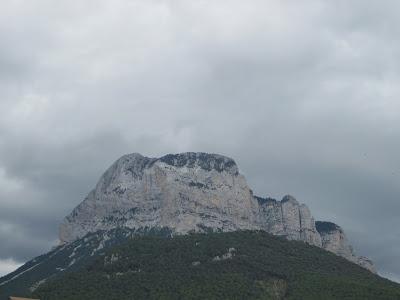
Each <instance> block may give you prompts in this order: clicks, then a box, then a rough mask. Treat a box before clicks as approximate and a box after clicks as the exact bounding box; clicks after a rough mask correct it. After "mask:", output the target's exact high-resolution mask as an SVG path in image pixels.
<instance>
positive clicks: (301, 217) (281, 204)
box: [256, 195, 321, 247]
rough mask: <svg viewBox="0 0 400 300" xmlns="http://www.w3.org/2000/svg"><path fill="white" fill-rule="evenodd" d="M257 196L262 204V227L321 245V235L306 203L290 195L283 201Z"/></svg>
mask: <svg viewBox="0 0 400 300" xmlns="http://www.w3.org/2000/svg"><path fill="white" fill-rule="evenodd" d="M256 198H257V200H258V203H259V206H260V217H261V227H262V229H264V230H266V231H268V232H270V233H272V234H275V235H283V236H286V237H287V238H288V239H290V240H302V241H305V242H307V243H309V244H311V245H315V246H318V247H321V237H320V235H319V233H318V231H317V229H316V228H315V222H314V218H313V217H312V215H311V212H310V210H309V209H308V207H307V206H306V205H304V204H300V203H299V202H297V200H296V199H295V198H294V197H292V196H289V195H288V196H285V197H284V198H283V199H282V201H276V200H274V199H263V198H259V197H256Z"/></svg>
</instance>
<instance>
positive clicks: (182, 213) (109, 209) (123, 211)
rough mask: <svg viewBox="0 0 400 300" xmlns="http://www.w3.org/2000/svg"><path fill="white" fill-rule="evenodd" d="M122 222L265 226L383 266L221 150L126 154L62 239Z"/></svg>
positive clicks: (193, 227) (186, 228)
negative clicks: (267, 191) (249, 178)
mask: <svg viewBox="0 0 400 300" xmlns="http://www.w3.org/2000/svg"><path fill="white" fill-rule="evenodd" d="M316 225H317V226H316ZM116 228H129V229H131V230H134V231H135V230H136V231H140V232H143V231H146V230H154V229H157V230H158V229H160V230H165V229H167V230H169V231H170V232H171V234H173V235H176V234H187V233H192V232H211V231H212V232H219V231H221V232H230V231H237V230H264V231H266V232H269V233H271V234H274V235H279V236H285V237H286V238H287V239H289V240H300V241H304V242H306V243H308V244H311V245H314V246H318V247H321V248H323V249H326V250H328V251H331V252H333V253H335V254H337V255H340V256H342V257H344V258H346V259H348V260H350V261H352V262H354V263H357V264H359V265H360V266H362V267H364V268H366V269H368V270H370V271H372V272H375V269H374V266H373V264H372V262H371V261H370V260H368V259H367V258H365V257H358V256H356V255H355V254H354V252H353V249H352V247H351V245H350V244H349V242H348V240H347V238H346V235H345V234H344V231H343V230H342V229H341V228H340V227H339V226H338V225H336V224H333V223H330V222H317V223H316V222H315V221H314V218H313V217H312V215H311V213H310V210H309V209H308V207H307V206H306V205H305V204H300V203H299V202H298V201H297V200H296V199H295V198H294V197H292V196H285V197H284V198H283V199H282V200H281V201H277V200H275V199H271V198H262V197H257V196H255V195H253V192H252V190H251V189H250V188H249V186H248V185H247V182H246V179H245V178H244V176H243V175H241V174H240V173H239V170H238V167H237V165H236V163H235V161H234V160H233V159H231V158H229V157H226V156H222V155H219V154H208V153H201V152H198V153H193V152H188V153H180V154H168V155H165V156H163V157H161V158H148V157H145V156H142V155H141V154H138V153H133V154H128V155H124V156H122V157H121V158H120V159H118V160H117V161H116V162H115V163H114V164H113V165H112V166H111V167H110V168H109V169H108V170H107V171H106V172H105V173H104V174H103V176H102V177H101V178H100V180H99V182H98V183H97V185H96V187H95V189H93V190H92V191H91V192H90V193H89V194H88V196H87V197H86V198H85V199H84V201H83V202H82V203H81V204H79V205H78V206H77V207H76V208H75V209H74V210H73V211H72V212H71V214H70V215H68V216H67V217H66V218H65V219H64V221H63V223H62V224H61V226H60V241H61V243H62V244H69V243H72V242H74V241H76V240H78V239H80V238H82V237H84V236H86V235H87V234H89V233H95V232H97V231H106V232H107V231H110V230H113V229H116Z"/></svg>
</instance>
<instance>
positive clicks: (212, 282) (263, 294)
mask: <svg viewBox="0 0 400 300" xmlns="http://www.w3.org/2000/svg"><path fill="white" fill-rule="evenodd" d="M32 297H33V298H40V299H42V300H47V299H49V300H50V299H51V300H53V299H54V300H56V299H60V300H61V299H62V300H73V299H80V300H82V299H107V300H112V299H297V300H298V299H318V300H320V299H326V300H328V299H373V300H377V299H385V300H388V299H400V285H398V284H395V283H393V282H391V281H389V280H386V279H383V278H381V277H379V276H377V275H374V274H372V273H370V272H368V271H367V270H365V269H363V268H361V267H359V266H358V265H355V264H353V263H351V262H349V261H347V260H345V259H343V258H341V257H338V256H336V255H334V254H332V253H329V252H327V251H324V250H322V249H320V248H317V247H314V246H309V245H307V244H305V243H303V242H297V241H287V240H285V239H283V238H279V237H275V236H271V235H270V234H268V233H265V232H259V231H242V232H231V233H209V234H191V235H184V236H176V237H173V238H166V237H157V236H141V237H134V238H132V239H130V240H129V241H128V242H126V243H124V244H123V245H120V246H116V247H113V248H111V249H109V250H108V252H107V253H106V254H105V255H102V256H99V257H98V258H97V259H96V260H95V261H93V262H92V263H91V264H89V265H88V266H85V267H84V268H82V269H81V270H79V271H76V272H72V273H69V274H65V275H64V276H62V277H61V278H56V279H54V280H51V281H48V282H46V283H45V284H43V285H41V286H40V287H39V288H38V289H37V290H36V291H35V292H34V293H33V295H32Z"/></svg>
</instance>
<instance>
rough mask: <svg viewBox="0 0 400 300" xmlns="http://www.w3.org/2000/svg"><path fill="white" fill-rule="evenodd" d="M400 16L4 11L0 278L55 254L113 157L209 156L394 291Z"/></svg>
mask: <svg viewBox="0 0 400 300" xmlns="http://www.w3.org/2000/svg"><path fill="white" fill-rule="evenodd" d="M399 9H400V3H398V1H379V3H378V2H376V3H370V2H366V1H361V0H360V1H351V2H349V1H335V2H328V1H322V0H309V1H301V2H296V1H235V0H234V1H190V0H189V1H188V0H185V1H162V2H158V1H123V0H117V1H112V2H110V1H85V2H84V3H83V2H82V1H58V2H57V5H55V4H54V2H53V1H50V0H48V1H35V2H26V1H6V2H5V3H4V4H3V5H2V10H1V11H0V43H1V47H0V99H1V100H0V114H1V117H0V240H2V241H7V243H2V246H1V247H0V272H2V273H3V274H4V273H5V272H6V271H9V267H8V266H9V264H10V263H15V264H18V263H20V262H23V261H25V260H27V259H29V258H31V257H33V256H35V255H38V254H41V253H42V252H44V251H46V250H48V249H49V247H51V245H53V244H54V243H56V239H57V226H58V223H59V222H60V221H61V219H62V218H63V217H64V215H66V214H67V213H69V211H71V210H72V208H73V207H74V206H75V205H77V204H78V203H79V202H80V201H81V200H82V199H83V198H84V197H85V195H86V194H87V193H88V192H89V190H90V189H91V188H92V187H93V186H94V184H95V183H96V180H97V179H98V177H100V175H101V173H102V172H103V171H104V170H105V169H106V168H107V167H108V166H109V165H110V164H111V163H112V162H113V161H114V160H116V159H117V158H118V157H119V156H121V155H122V154H125V153H129V152H140V153H142V154H144V155H147V156H159V155H163V154H165V153H171V152H182V151H207V152H216V153H222V154H225V155H228V156H231V157H233V158H234V159H235V160H236V161H237V163H238V164H239V166H240V168H241V171H242V172H243V173H244V174H245V175H246V177H247V179H248V181H249V184H250V186H252V187H253V189H254V191H255V192H256V193H257V194H259V195H261V196H265V195H269V196H273V197H277V198H280V197H282V196H283V195H284V194H287V193H290V194H293V195H295V196H297V198H298V199H299V201H301V202H305V203H306V204H308V205H309V206H310V208H311V210H312V211H313V213H314V215H315V216H316V217H317V218H318V219H326V220H331V221H334V222H337V223H338V224H340V225H342V227H344V229H345V230H346V231H347V232H348V234H349V235H350V237H351V240H352V242H353V244H354V245H355V248H356V250H357V252H358V253H359V254H362V255H366V256H369V257H371V258H372V259H373V260H374V261H375V262H376V264H377V267H378V269H379V270H380V271H381V272H382V274H384V275H385V276H390V277H391V278H393V279H397V280H398V279H399V277H400V257H399V254H398V251H396V250H397V249H399V248H400V234H399V231H398V230H397V229H398V228H399V226H400V221H399V218H398V212H399V211H400V201H399V200H400V199H399V195H400V187H399V185H398V182H399V180H400V168H399V166H400V157H399V155H398V153H399V149H400V140H399V138H398V137H399V134H400V122H399V121H398V120H399V119H400V102H399V100H398V99H399V96H400V88H399V84H398V82H399V75H400V74H399V60H398V59H397V58H398V56H399V54H400V45H399V42H398V36H399V32H398V31H399V29H398V28H400V26H399V24H398V23H399V21H398V16H397V13H396V12H398V11H399ZM3 265H7V267H6V268H3ZM0 274H1V273H0Z"/></svg>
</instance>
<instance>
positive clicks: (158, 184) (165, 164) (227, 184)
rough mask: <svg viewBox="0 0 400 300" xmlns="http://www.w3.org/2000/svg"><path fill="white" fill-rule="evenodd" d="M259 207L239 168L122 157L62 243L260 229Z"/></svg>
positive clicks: (188, 158) (203, 160)
mask: <svg viewBox="0 0 400 300" xmlns="http://www.w3.org/2000/svg"><path fill="white" fill-rule="evenodd" d="M257 210H258V205H257V203H256V202H255V201H254V199H253V196H252V193H251V191H250V189H249V187H248V186H247V183H246V180H245V178H244V177H243V176H242V175H241V174H239V172H238V168H237V166H236V163H235V162H234V161H233V160H232V159H230V158H227V157H224V156H221V155H216V154H213V155H210V154H205V153H184V154H177V155H167V156H164V157H161V158H159V159H154V158H147V157H143V156H142V155H140V154H130V155H126V156H123V157H122V158H120V159H119V160H118V161H116V162H115V163H114V164H113V165H112V166H111V167H110V168H109V169H108V170H107V171H106V172H105V174H104V175H103V176H102V177H101V179H100V181H99V183H98V184H97V186H96V188H95V189H94V190H93V191H91V192H90V193H89V195H88V196H87V197H86V199H85V200H84V201H83V202H82V203H81V204H80V205H79V206H78V207H77V208H75V209H74V210H73V212H72V213H71V214H70V215H69V216H68V217H66V219H65V220H64V222H63V223H62V225H61V228H60V240H61V241H62V242H71V241H73V240H76V239H78V238H80V237H83V236H84V235H85V234H87V233H88V232H95V231H98V230H107V229H112V228H115V227H128V228H146V227H148V228H154V227H168V228H170V229H171V230H173V231H174V232H176V233H187V232H189V231H205V230H209V229H214V230H215V229H218V230H222V231H233V230H238V229H256V228H258V227H257V220H256V218H257Z"/></svg>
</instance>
